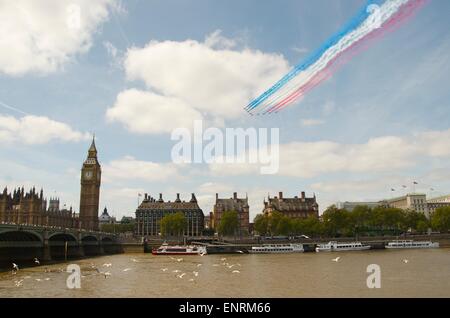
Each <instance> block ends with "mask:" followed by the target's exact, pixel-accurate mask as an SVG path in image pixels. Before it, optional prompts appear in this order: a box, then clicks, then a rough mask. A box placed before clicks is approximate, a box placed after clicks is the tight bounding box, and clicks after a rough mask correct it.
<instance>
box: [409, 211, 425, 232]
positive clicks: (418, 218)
mask: <svg viewBox="0 0 450 318" xmlns="http://www.w3.org/2000/svg"><path fill="white" fill-rule="evenodd" d="M428 223H429V222H428V220H427V218H426V216H425V214H423V213H420V212H416V211H414V210H410V211H406V212H405V226H406V228H407V229H411V230H416V231H419V232H426V230H427V229H428ZM424 228H426V229H425V231H424V230H423V229H424Z"/></svg>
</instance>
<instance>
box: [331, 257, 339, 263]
mask: <svg viewBox="0 0 450 318" xmlns="http://www.w3.org/2000/svg"><path fill="white" fill-rule="evenodd" d="M340 259H341V258H340V257H339V256H338V257H336V258H333V259H332V261H333V262H336V263H337V262H339V260H340Z"/></svg>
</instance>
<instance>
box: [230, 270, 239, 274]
mask: <svg viewBox="0 0 450 318" xmlns="http://www.w3.org/2000/svg"><path fill="white" fill-rule="evenodd" d="M232 273H233V274H239V273H240V271H237V270H234V271H232Z"/></svg>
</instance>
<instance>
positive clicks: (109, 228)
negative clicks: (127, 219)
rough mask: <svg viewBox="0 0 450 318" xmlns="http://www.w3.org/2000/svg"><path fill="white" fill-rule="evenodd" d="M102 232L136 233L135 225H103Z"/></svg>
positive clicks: (101, 226)
mask: <svg viewBox="0 0 450 318" xmlns="http://www.w3.org/2000/svg"><path fill="white" fill-rule="evenodd" d="M100 231H102V232H107V233H126V232H133V231H134V224H132V223H129V224H120V223H115V224H109V223H108V224H101V225H100Z"/></svg>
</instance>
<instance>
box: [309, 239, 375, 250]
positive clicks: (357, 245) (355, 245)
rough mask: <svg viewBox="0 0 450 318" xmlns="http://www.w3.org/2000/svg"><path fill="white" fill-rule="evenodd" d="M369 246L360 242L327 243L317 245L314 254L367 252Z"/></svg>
mask: <svg viewBox="0 0 450 318" xmlns="http://www.w3.org/2000/svg"><path fill="white" fill-rule="evenodd" d="M369 249H370V245H364V244H362V243H361V242H339V243H338V242H334V241H332V242H328V243H326V244H318V245H317V247H316V252H341V251H364V250H369Z"/></svg>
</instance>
